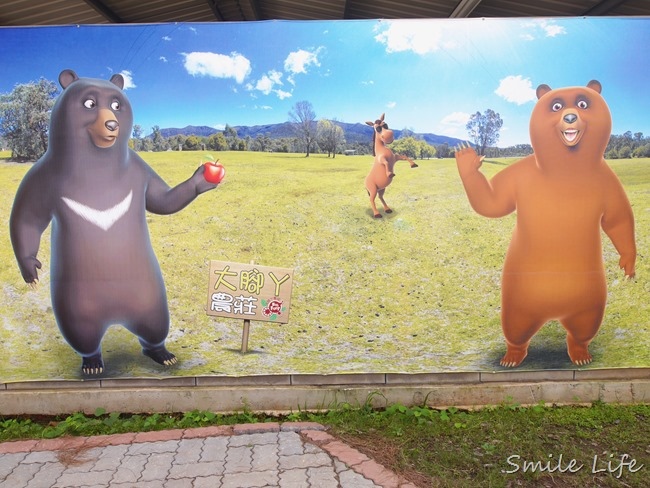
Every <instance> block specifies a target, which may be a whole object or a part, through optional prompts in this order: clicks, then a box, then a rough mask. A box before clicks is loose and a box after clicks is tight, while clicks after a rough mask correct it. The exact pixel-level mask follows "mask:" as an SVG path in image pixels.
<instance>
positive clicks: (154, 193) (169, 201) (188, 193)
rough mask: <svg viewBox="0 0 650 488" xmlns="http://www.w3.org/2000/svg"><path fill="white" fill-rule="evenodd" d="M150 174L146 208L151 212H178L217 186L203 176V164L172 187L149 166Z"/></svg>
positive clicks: (164, 213) (162, 213) (161, 213)
mask: <svg viewBox="0 0 650 488" xmlns="http://www.w3.org/2000/svg"><path fill="white" fill-rule="evenodd" d="M147 168H148V171H149V172H150V174H149V179H148V184H147V192H146V208H147V210H148V211H149V212H152V213H155V214H160V215H168V214H172V213H175V212H178V211H180V210H182V209H183V208H185V207H186V206H187V205H188V204H190V203H191V202H192V201H193V200H194V199H195V198H196V197H197V196H198V195H200V194H201V193H204V192H206V191H208V190H212V189H214V188H216V187H217V185H216V184H214V183H210V182H209V181H206V179H205V178H204V177H203V166H199V167H198V168H197V169H196V171H194V174H193V175H192V176H191V177H190V178H188V179H187V180H185V181H183V182H182V183H179V184H178V185H176V186H174V187H170V186H169V185H168V184H167V183H165V181H164V180H163V179H162V178H161V177H160V176H158V175H157V174H156V172H155V171H154V170H153V169H151V168H149V167H147Z"/></svg>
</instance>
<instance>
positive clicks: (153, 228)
mask: <svg viewBox="0 0 650 488" xmlns="http://www.w3.org/2000/svg"><path fill="white" fill-rule="evenodd" d="M204 155H205V154H204V153H200V152H182V153H178V152H165V153H145V154H142V156H143V157H144V159H145V160H146V161H147V162H149V164H151V166H152V167H153V168H154V169H155V170H156V171H157V172H158V173H159V174H160V175H161V176H162V177H163V178H164V179H165V180H166V181H167V182H168V183H169V184H170V185H174V184H177V183H179V182H180V181H182V180H184V179H186V178H187V177H189V176H190V175H191V174H192V172H193V170H194V169H195V168H196V167H197V166H198V164H199V163H200V162H201V160H202V158H203V157H204ZM216 156H217V157H219V159H220V160H221V162H222V163H224V165H225V166H226V170H227V175H226V179H225V182H224V183H223V184H222V185H221V186H220V187H219V188H218V189H217V190H215V191H212V192H208V193H206V194H204V195H201V196H200V197H199V198H198V199H197V200H196V201H194V202H193V203H192V204H191V205H190V206H188V207H187V208H186V209H184V210H183V211H181V212H179V213H177V214H174V215H170V216H156V215H150V216H149V218H148V221H149V230H150V234H151V238H152V241H153V244H154V248H155V250H156V253H157V256H158V259H159V261H160V265H161V268H162V271H163V274H164V276H165V281H166V285H167V292H168V298H169V305H170V311H171V316H172V324H171V332H170V335H169V339H168V347H169V348H170V350H172V351H173V352H174V353H175V354H177V356H178V357H179V359H180V364H179V365H178V366H176V367H174V368H170V369H163V368H161V367H158V366H157V365H156V364H155V363H153V362H152V361H151V360H150V359H148V358H146V357H144V356H142V355H141V354H140V348H139V345H138V343H137V340H136V338H135V337H134V336H132V335H131V334H130V333H128V332H126V331H125V330H124V329H122V328H121V327H113V328H111V329H110V330H109V332H108V333H107V335H106V337H105V339H104V343H103V350H104V359H105V362H106V372H105V375H106V376H112V377H131V376H156V377H157V376H199V375H231V376H239V375H255V374H279V373H326V374H327V373H345V372H409V373H417V372H450V371H492V370H499V369H501V367H500V366H499V364H498V362H499V359H500V358H501V356H502V354H503V352H504V350H505V346H504V343H503V337H502V333H501V326H500V321H499V306H500V274H501V267H502V263H503V259H504V256H505V252H506V248H507V245H508V243H509V240H510V235H511V232H512V228H513V225H514V216H513V215H511V216H509V217H507V218H503V219H494V220H492V219H486V218H484V217H481V216H479V215H477V214H475V213H474V212H473V211H472V210H471V208H470V207H469V204H468V203H467V198H466V197H465V194H464V192H463V189H462V186H461V183H460V179H459V177H458V173H457V170H456V166H455V163H454V161H453V160H452V159H432V160H424V161H418V164H419V167H418V168H414V169H411V168H409V167H408V165H407V164H406V163H400V164H398V165H397V167H396V174H397V175H396V177H395V180H394V182H393V183H392V185H391V186H390V187H389V188H388V189H387V190H386V200H387V201H388V203H389V205H391V207H392V208H393V210H394V213H392V214H390V215H388V216H386V217H385V218H383V219H373V218H372V213H371V211H370V206H369V204H368V198H367V195H366V191H365V189H364V186H363V180H364V178H365V175H366V173H367V171H368V170H369V167H370V164H371V162H372V158H371V157H370V156H338V157H336V158H335V159H331V158H327V157H326V156H323V155H312V156H311V157H309V158H305V157H304V155H302V154H275V153H273V154H268V153H252V152H224V153H218V154H216ZM510 162H512V161H506V160H499V161H494V162H488V163H486V164H484V166H483V168H484V169H483V170H484V171H485V172H486V173H487V174H489V175H491V174H494V173H495V172H497V171H499V170H500V169H502V168H503V167H504V165H506V164H509V163H510ZM611 166H612V168H613V169H614V170H615V171H616V173H617V174H618V175H619V177H620V178H621V180H622V182H623V184H624V185H625V187H626V190H627V194H628V197H629V198H630V200H631V202H632V205H633V208H634V212H635V217H636V224H637V246H638V250H639V258H638V260H637V278H636V279H635V280H634V281H627V282H626V281H625V280H623V273H622V271H620V270H619V269H618V266H617V263H618V257H617V254H616V252H615V250H614V248H613V246H612V245H611V243H610V242H609V241H608V240H607V239H606V237H605V238H604V241H605V242H604V256H605V266H606V270H607V277H608V285H609V298H608V307H607V310H606V316H605V319H604V322H603V325H602V327H601V329H600V332H599V334H598V335H597V337H596V338H595V340H594V341H593V343H592V346H591V351H592V354H593V356H594V361H593V363H592V364H591V365H590V366H589V368H612V367H614V368H616V367H648V366H649V365H650V331H649V325H648V318H649V317H650V313H649V305H648V300H647V297H648V292H650V281H648V276H649V269H648V268H649V266H648V261H647V259H646V253H647V249H648V244H649V242H648V239H649V238H650V222H649V221H650V160H648V159H633V160H617V161H611ZM28 167H29V165H27V164H22V165H20V164H13V163H6V162H0V218H1V219H2V226H0V286H1V287H2V288H1V291H0V293H1V299H0V317H2V324H1V325H0V354H1V355H2V358H3V361H2V362H0V378H1V379H2V380H3V381H12V380H28V379H57V378H63V379H73V378H78V377H79V376H80V373H79V366H80V358H79V357H78V356H77V354H76V353H75V352H74V351H73V350H72V349H71V348H70V347H69V346H68V345H67V343H66V342H65V341H64V340H63V339H62V337H61V335H60V333H59V331H58V328H57V326H56V323H55V320H54V316H53V314H52V310H51V306H50V291H49V280H48V272H49V230H48V231H47V232H46V235H45V236H44V237H43V240H42V244H41V252H40V259H41V260H42V261H43V264H44V266H43V270H42V271H41V284H40V286H39V288H38V289H37V290H36V291H32V290H30V289H29V288H28V287H27V286H26V285H25V284H24V283H23V282H22V279H21V276H20V273H19V271H18V267H17V265H16V263H15V259H14V257H13V253H12V250H11V244H10V240H9V215H10V212H11V205H12V202H13V198H14V195H15V192H16V188H17V186H18V184H19V183H20V181H21V179H22V177H23V175H24V174H25V172H26V171H27V169H28ZM212 259H218V260H227V261H234V262H243V263H249V262H250V261H251V260H253V261H254V262H255V263H257V264H260V265H267V266H279V267H287V268H294V270H295V272H294V288H293V294H292V308H291V313H290V321H289V323H288V324H285V325H279V324H273V323H267V322H253V323H252V325H251V336H250V340H249V352H248V353H247V354H241V352H240V347H241V333H242V321H238V320H233V319H219V318H215V317H210V316H208V315H207V314H206V313H205V304H206V302H207V283H208V263H209V261H210V260H212ZM572 367H573V366H572V365H571V363H570V361H569V359H568V356H567V354H566V346H565V334H564V331H563V329H562V328H561V326H560V325H559V324H557V323H549V324H548V325H546V326H545V327H544V328H543V329H542V330H541V331H540V332H539V333H538V334H537V335H536V336H535V338H534V339H533V342H532V345H531V348H530V351H529V356H528V358H527V359H526V360H525V362H524V363H523V365H522V366H521V367H520V368H519V369H564V368H572Z"/></svg>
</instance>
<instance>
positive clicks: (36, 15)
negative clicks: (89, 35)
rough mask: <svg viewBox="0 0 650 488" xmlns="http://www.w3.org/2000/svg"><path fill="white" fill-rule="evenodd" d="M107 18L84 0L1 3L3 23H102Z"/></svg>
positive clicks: (1, 22)
mask: <svg viewBox="0 0 650 488" xmlns="http://www.w3.org/2000/svg"><path fill="white" fill-rule="evenodd" d="M106 22H107V21H106V19H105V18H104V17H102V16H101V15H99V13H97V12H96V11H95V10H94V9H93V8H92V7H90V6H89V5H88V4H87V3H86V2H84V1H83V0H50V1H49V2H47V5H43V4H41V3H40V2H27V1H25V0H15V1H11V0H10V1H4V2H2V4H1V5H0V24H1V25H45V24H47V25H52V24H95V23H96V24H101V23H106Z"/></svg>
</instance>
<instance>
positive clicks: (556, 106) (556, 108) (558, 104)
mask: <svg viewBox="0 0 650 488" xmlns="http://www.w3.org/2000/svg"><path fill="white" fill-rule="evenodd" d="M563 107H564V105H562V102H555V103H554V104H553V106H552V107H551V110H553V112H559V111H560V110H562V108H563Z"/></svg>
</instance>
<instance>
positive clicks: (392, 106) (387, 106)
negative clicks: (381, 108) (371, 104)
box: [386, 102, 397, 108]
mask: <svg viewBox="0 0 650 488" xmlns="http://www.w3.org/2000/svg"><path fill="white" fill-rule="evenodd" d="M396 106H397V103H396V102H388V103H387V104H386V108H395V107H396Z"/></svg>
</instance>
